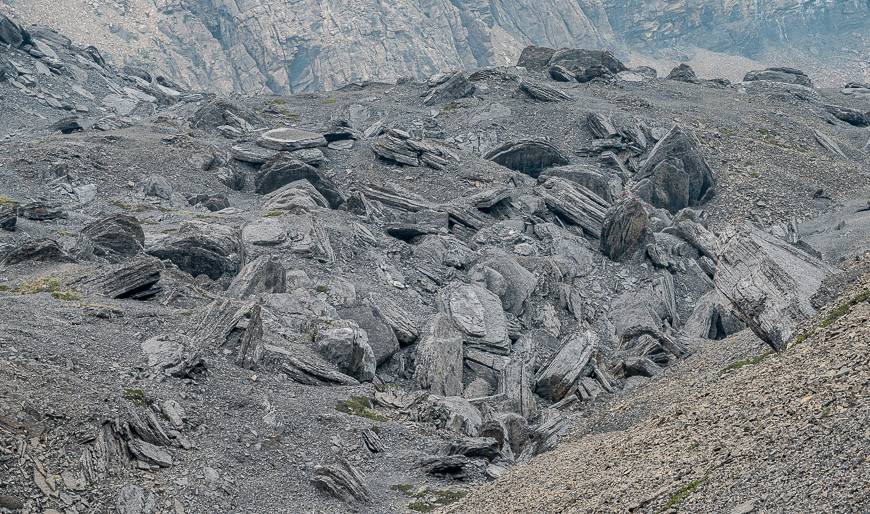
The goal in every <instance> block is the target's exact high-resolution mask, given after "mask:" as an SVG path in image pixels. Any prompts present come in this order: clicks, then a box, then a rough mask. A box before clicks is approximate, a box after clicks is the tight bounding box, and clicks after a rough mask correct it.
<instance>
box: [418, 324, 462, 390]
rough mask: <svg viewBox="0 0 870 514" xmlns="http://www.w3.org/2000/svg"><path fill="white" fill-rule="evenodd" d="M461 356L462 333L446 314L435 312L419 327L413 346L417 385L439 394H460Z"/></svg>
mask: <svg viewBox="0 0 870 514" xmlns="http://www.w3.org/2000/svg"><path fill="white" fill-rule="evenodd" d="M462 359H463V347H462V334H461V333H460V332H459V331H458V330H457V329H456V327H455V326H454V324H453V321H452V320H451V319H450V317H449V316H447V315H446V314H436V315H435V317H434V318H433V319H432V320H431V321H430V322H429V323H428V324H427V325H426V327H425V328H424V329H423V333H422V335H421V339H420V343H419V345H418V346H417V355H416V357H415V362H416V369H415V371H414V378H415V379H416V381H417V385H419V386H420V388H421V389H426V390H428V391H430V392H431V393H433V394H437V395H440V396H459V395H461V394H462V389H463V385H462Z"/></svg>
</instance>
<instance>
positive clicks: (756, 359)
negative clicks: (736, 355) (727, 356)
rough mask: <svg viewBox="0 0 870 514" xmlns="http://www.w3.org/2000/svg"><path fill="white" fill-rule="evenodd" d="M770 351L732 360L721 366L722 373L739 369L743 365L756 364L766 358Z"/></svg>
mask: <svg viewBox="0 0 870 514" xmlns="http://www.w3.org/2000/svg"><path fill="white" fill-rule="evenodd" d="M771 353H772V352H764V353H762V354H761V355H756V356H755V357H752V358H751V359H741V360H738V361H734V362H732V363H731V364H729V365H727V366H725V367H724V368H722V373H726V372H728V371H732V370H735V369H740V368H742V367H744V366H752V365H755V364H758V363H759V362H761V361H763V360H764V359H766V358H767V357H768V356H769V355H770V354H771Z"/></svg>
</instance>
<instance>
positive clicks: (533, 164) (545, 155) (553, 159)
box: [483, 140, 568, 177]
mask: <svg viewBox="0 0 870 514" xmlns="http://www.w3.org/2000/svg"><path fill="white" fill-rule="evenodd" d="M483 158H484V159H489V160H491V161H493V162H496V163H498V164H501V165H502V166H505V167H507V168H510V169H512V170H515V171H520V172H523V173H525V174H527V175H530V176H532V177H537V176H538V175H539V174H540V173H541V170H543V169H545V168H549V167H550V166H561V165H564V164H568V159H566V158H565V156H564V155H562V153H561V152H560V151H559V149H558V148H556V147H555V146H553V145H552V144H550V143H548V142H546V141H536V140H522V141H515V142H510V143H505V144H503V145H501V146H499V147H498V148H494V149H492V150H490V151H489V152H487V153H486V155H484V156H483Z"/></svg>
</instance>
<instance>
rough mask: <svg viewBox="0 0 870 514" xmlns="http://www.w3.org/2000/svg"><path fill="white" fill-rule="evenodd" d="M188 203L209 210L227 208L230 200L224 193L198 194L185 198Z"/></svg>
mask: <svg viewBox="0 0 870 514" xmlns="http://www.w3.org/2000/svg"><path fill="white" fill-rule="evenodd" d="M187 203H188V205H199V206H202V207H205V208H206V209H208V210H209V211H211V212H215V211H221V210H224V209H228V208H229V206H230V200H229V199H228V198H227V195H225V194H220V193H216V194H204V193H203V194H198V195H193V196H191V197H190V198H188V199H187Z"/></svg>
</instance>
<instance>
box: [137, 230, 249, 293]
mask: <svg viewBox="0 0 870 514" xmlns="http://www.w3.org/2000/svg"><path fill="white" fill-rule="evenodd" d="M147 252H148V253H149V254H151V255H153V256H155V257H158V258H160V259H165V260H169V261H172V263H173V264H175V265H176V266H178V267H179V268H180V269H182V270H184V271H186V272H188V273H190V274H191V275H193V276H194V277H195V276H197V275H201V274H202V275H207V276H208V277H209V278H211V279H212V280H217V279H219V278H221V277H223V276H225V275H227V276H234V275H236V274H237V273H238V272H239V269H240V268H241V261H242V255H243V253H244V252H243V250H242V243H241V240H240V238H239V234H238V233H237V231H236V230H235V229H233V228H231V227H227V226H225V225H217V224H213V223H212V224H209V223H203V222H199V221H191V222H187V223H184V224H183V225H182V227H181V230H179V231H178V233H177V234H175V235H172V236H168V237H167V238H166V240H164V241H161V242H158V243H156V244H155V245H154V246H151V247H149V248H148V249H147Z"/></svg>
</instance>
